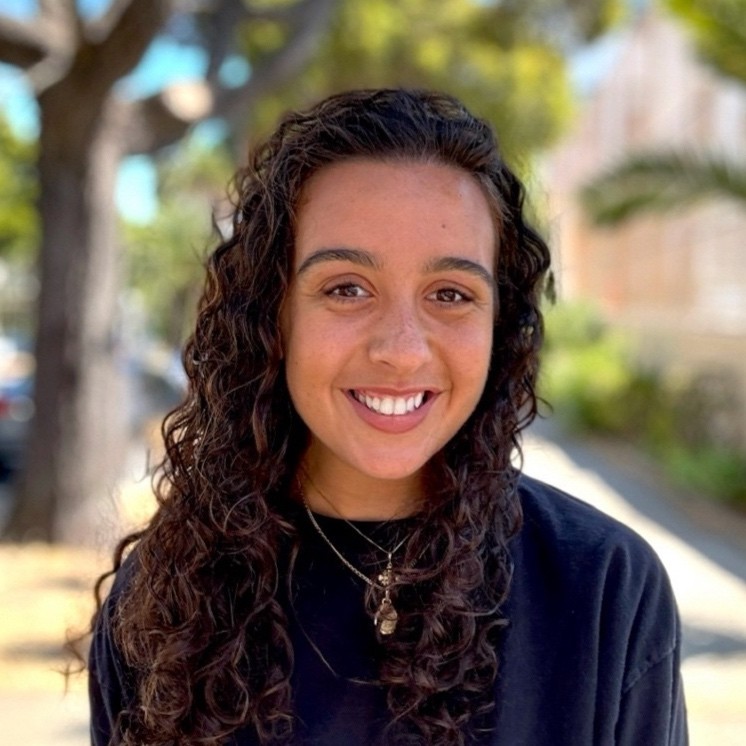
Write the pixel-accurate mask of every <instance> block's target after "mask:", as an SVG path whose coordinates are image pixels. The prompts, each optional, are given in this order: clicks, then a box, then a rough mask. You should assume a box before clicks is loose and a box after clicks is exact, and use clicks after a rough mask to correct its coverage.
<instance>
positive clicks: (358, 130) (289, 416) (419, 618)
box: [97, 89, 549, 746]
mask: <svg viewBox="0 0 746 746" xmlns="http://www.w3.org/2000/svg"><path fill="white" fill-rule="evenodd" d="M350 158H372V159H383V160H395V161H404V162H407V161H415V162H423V161H424V162H434V163H439V164H445V165H449V166H453V167H457V168H459V169H462V170H465V171H467V172H468V173H470V174H472V175H473V176H474V178H475V179H476V180H477V181H478V182H479V183H480V184H481V185H482V187H483V189H484V191H485V193H486V194H487V196H488V200H489V203H490V205H491V207H492V209H493V211H494V216H495V218H494V219H495V224H496V226H497V233H498V238H499V240H498V243H499V253H498V260H497V265H496V268H495V273H496V279H497V284H498V297H499V310H498V312H497V313H496V316H495V327H494V342H493V349H492V356H491V365H490V370H489V375H488V380H487V384H486V386H485V389H484V392H483V394H482V397H481V400H480V401H479V403H478V405H477V407H476V410H475V411H474V412H473V413H472V415H471V416H470V418H469V419H468V421H467V422H466V423H465V424H464V425H463V427H462V428H461V430H460V431H459V432H458V433H457V434H456V436H455V437H454V438H453V439H452V440H451V442H449V443H448V445H447V446H446V447H445V448H444V449H443V451H442V452H441V453H439V454H438V455H437V456H436V457H434V458H433V460H432V463H431V464H430V470H429V473H430V475H431V479H430V480H429V482H428V484H429V485H430V487H431V488H430V493H431V494H428V500H427V502H426V505H425V506H424V509H423V510H422V512H421V514H420V515H419V516H418V518H417V521H416V522H415V528H414V530H413V533H412V536H411V539H410V541H409V543H408V545H407V550H406V557H405V558H404V561H403V565H404V566H405V567H406V568H408V569H406V570H403V571H402V572H401V573H400V574H399V577H398V578H397V581H396V582H397V587H396V588H395V591H396V593H397V608H398V609H399V612H400V626H399V627H398V628H397V634H396V635H395V636H394V638H395V639H391V640H386V641H385V643H384V642H383V641H382V646H383V648H384V652H383V658H382V660H383V662H382V664H381V668H380V684H381V686H383V687H385V690H386V692H387V703H388V708H389V710H390V725H389V731H388V732H389V736H390V738H391V740H394V741H396V742H397V743H398V742H402V743H428V744H442V745H446V744H464V743H468V742H470V741H471V740H472V739H473V738H475V737H476V736H477V734H478V733H480V732H481V731H482V730H484V729H488V728H489V726H490V722H491V720H490V711H491V709H492V708H493V701H492V700H493V697H492V694H491V691H492V683H493V682H494V679H495V676H496V674H497V668H498V657H497V652H496V651H497V649H498V645H497V643H498V640H499V636H500V631H501V629H502V627H503V626H504V625H505V624H506V620H505V619H504V618H503V616H502V614H501V612H500V606H501V603H502V602H503V601H504V599H505V596H506V594H507V592H508V588H509V584H510V578H511V563H510V559H509V555H508V550H507V544H508V541H509V539H510V537H511V536H512V535H514V534H515V532H516V531H517V530H518V529H519V527H520V522H521V511H520V505H519V502H518V498H517V494H516V482H517V470H516V469H515V468H514V467H513V466H512V465H511V456H512V455H513V454H514V453H515V452H516V450H518V452H519V451H520V432H521V430H522V428H523V427H525V426H526V425H527V424H528V423H529V422H530V421H531V420H532V419H533V418H534V417H535V415H536V409H537V398H536V393H535V382H536V376H537V365H538V351H539V348H540V344H541V340H542V317H541V313H540V310H539V299H540V295H541V291H542V286H543V282H544V279H545V277H546V275H547V272H548V268H549V252H548V249H547V246H546V244H545V243H544V241H543V240H542V239H541V237H540V236H539V235H538V234H537V233H536V232H535V231H534V230H533V229H532V228H531V227H530V226H529V225H528V224H527V223H526V221H525V219H524V212H523V201H524V190H523V187H522V184H521V183H520V181H519V180H518V179H517V177H516V176H515V175H514V174H513V173H512V172H511V170H510V169H509V168H508V167H507V165H506V164H505V163H504V161H503V160H502V157H501V156H500V153H499V150H498V147H497V144H496V141H495V137H494V135H493V133H492V131H491V129H490V127H489V126H488V125H487V124H486V123H485V122H484V121H482V120H480V119H478V118H476V117H474V116H473V115H471V114H470V113H469V112H468V111H466V110H465V109H464V107H463V106H462V105H461V104H460V103H459V102H458V101H457V100H456V99H454V98H452V97H450V96H447V95H443V94H439V93H433V92H424V91H416V90H401V89H394V90H370V91H368V90H365V91H353V92H348V93H343V94H339V95H336V96H332V97H331V98H328V99H326V100H324V101H323V102H321V103H320V104H318V105H317V106H315V107H313V108H311V109H310V110H308V111H306V112H303V113H292V114H289V115H287V116H286V117H285V118H284V119H283V120H282V121H281V123H280V124H279V127H278V128H277V130H276V131H275V132H274V134H272V135H271V137H270V138H269V139H268V140H267V141H266V142H265V143H264V144H263V145H261V146H260V147H259V148H258V149H256V151H255V152H254V153H253V155H252V157H251V159H250V164H249V165H248V166H247V167H246V168H245V169H243V170H242V171H240V172H239V173H238V174H237V176H236V180H235V187H236V188H235V207H236V209H235V213H234V218H233V230H232V234H231V235H230V237H229V238H227V239H225V240H223V241H221V242H220V244H219V245H218V246H217V247H216V248H215V250H214V251H213V252H212V254H211V255H210V257H209V261H208V266H207V279H206V283H205V286H204V291H203V293H202V297H201V300H200V302H199V308H198V317H197V321H196V328H195V330H194V333H193V335H192V336H191V338H190V339H189V340H188V342H187V344H186V346H185V349H184V364H185V368H186V373H187V376H188V379H189V387H188V393H187V396H186V399H185V401H184V403H183V404H181V405H180V406H179V407H178V408H177V409H175V410H174V411H173V412H172V413H171V414H170V415H168V417H167V418H166V420H165V421H164V424H163V436H164V440H165V445H166V457H165V459H164V462H163V463H162V464H161V466H160V469H159V472H158V478H157V479H156V481H155V491H156V497H157V500H158V509H157V512H156V513H155V515H154V517H153V518H152V520H151V521H150V522H149V524H148V526H147V527H146V528H145V529H144V530H142V531H139V532H137V533H135V534H132V535H130V536H128V537H126V538H125V539H123V540H122V542H120V544H119V546H118V547H117V550H116V552H115V557H114V568H113V570H112V573H113V572H116V571H117V570H118V569H119V568H120V566H121V564H122V562H123V559H124V558H125V556H126V555H128V554H129V553H130V551H132V550H133V549H134V556H133V558H132V560H133V562H132V567H133V569H132V573H131V578H130V580H129V582H128V584H127V587H126V588H125V589H124V590H123V591H122V593H121V596H120V597H119V598H118V599H117V604H116V608H115V611H114V613H113V614H112V619H111V624H112V629H113V634H114V639H115V642H116V644H117V646H118V648H119V650H120V652H121V655H122V657H123V659H124V661H125V663H126V665H127V667H128V668H129V669H130V670H132V671H133V672H134V673H135V678H136V682H137V684H136V701H135V702H134V703H133V704H132V705H131V707H130V708H129V709H128V710H127V711H126V712H125V713H122V715H121V717H120V721H119V728H120V733H119V734H118V735H117V738H118V739H119V740H118V742H121V743H124V744H140V745H141V744H150V745H152V746H156V745H163V746H165V744H184V745H186V744H195V745H196V744H201V745H205V746H207V745H209V746H213V745H217V744H220V743H224V742H225V741H226V739H227V738H228V737H229V735H230V734H231V733H233V732H234V731H236V730H237V729H238V728H239V727H242V726H246V725H251V726H253V728H254V729H255V731H256V733H257V737H258V739H259V741H260V742H261V743H263V744H269V743H285V742H291V741H292V734H293V722H294V718H293V706H292V692H291V684H290V673H291V669H292V666H293V648H292V643H291V640H290V637H289V633H288V618H287V613H286V610H285V608H284V607H283V605H282V604H281V603H280V600H279V599H280V598H281V594H280V593H279V590H280V589H281V585H282V584H284V583H287V582H289V581H288V578H287V577H285V575H286V574H287V567H288V566H289V563H290V560H289V559H288V561H285V560H283V558H290V557H292V556H293V554H294V552H297V545H298V541H299V540H298V536H297V532H296V530H295V527H294V526H293V523H292V521H291V520H289V519H288V518H287V517H285V516H286V515H287V514H286V513H283V511H282V510H280V509H279V506H281V505H282V502H283V500H285V501H287V500H288V495H289V494H291V493H292V492H293V485H294V481H293V480H294V477H295V474H296V471H297V469H298V466H299V462H300V459H301V457H302V454H303V450H304V447H305V445H306V443H307V435H308V433H307V429H306V427H305V425H304V424H303V422H302V421H301V420H300V418H299V417H298V415H297V413H296V412H295V411H294V409H293V406H292V404H291V401H290V396H289V394H288V390H287V386H286V381H285V373H284V367H283V356H282V346H281V337H280V329H279V317H280V310H281V306H282V304H283V301H284V299H285V295H286V292H287V289H288V283H289V273H290V267H291V266H292V265H291V262H292V253H293V240H294V222H295V214H294V210H295V208H296V206H297V204H298V200H299V195H300V192H301V189H302V188H303V185H304V184H305V183H306V181H307V180H308V179H309V177H310V176H311V175H312V174H313V173H314V172H316V171H318V170H319V169H322V168H324V167H325V166H326V165H328V164H331V163H335V162H338V161H342V160H345V159H350ZM283 567H284V568H286V569H285V570H283V569H282V568H283ZM107 575H111V573H108V574H107ZM105 577H106V576H104V578H105ZM104 578H102V579H101V580H100V581H99V584H98V586H97V594H98V596H99V610H98V615H101V613H102V612H101V600H100V596H101V589H102V587H103V581H104ZM369 595H370V593H369ZM368 603H369V604H370V605H371V607H372V604H373V603H374V599H372V598H368ZM400 631H401V632H400Z"/></svg>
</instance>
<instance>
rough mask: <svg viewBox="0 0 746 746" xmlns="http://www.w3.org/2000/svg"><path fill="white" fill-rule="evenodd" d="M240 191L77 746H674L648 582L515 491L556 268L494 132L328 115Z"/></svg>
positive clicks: (560, 513) (674, 627) (292, 131)
mask: <svg viewBox="0 0 746 746" xmlns="http://www.w3.org/2000/svg"><path fill="white" fill-rule="evenodd" d="M237 186H238V199H237V204H236V211H235V218H234V223H233V233H232V235H231V237H230V238H229V239H228V240H226V241H225V242H223V243H222V244H221V245H220V246H218V247H217V248H216V249H215V251H214V253H213V254H212V256H211V257H210V261H209V267H208V275H207V281H206V285H205V289H204V293H203V296H202V299H201V302H200V305H199V313H198V318H197V324H196V329H195V331H194V334H193V335H192V337H191V339H190V340H189V342H188V343H187V345H186V349H185V354H184V360H185V364H186V370H187V374H188V377H189V382H190V386H189V393H188V395H187V399H186V401H185V402H184V404H183V405H182V406H180V407H179V408H178V409H177V410H176V411H175V412H173V413H172V414H171V415H170V416H169V418H168V419H167V421H166V425H165V427H164V431H165V439H166V445H167V457H166V460H165V463H164V465H163V468H162V478H161V480H160V482H159V484H158V488H157V494H158V501H159V507H158V511H157V513H156V514H155V516H154V517H153V519H152V520H151V522H150V524H149V525H148V526H147V528H145V529H144V530H143V531H141V532H138V533H137V534H135V535H133V536H130V537H128V538H127V539H125V540H124V541H123V542H122V544H121V545H120V547H119V549H118V551H117V553H116V557H115V568H114V569H115V571H116V578H115V583H114V586H113V589H112V591H111V592H110V594H109V596H108V598H107V600H106V601H105V603H104V604H103V606H102V608H101V609H100V611H99V613H98V615H97V619H96V624H95V634H94V638H93V644H92V648H91V654H90V662H89V663H90V692H91V705H92V740H93V743H94V744H96V746H99V745H101V746H103V745H104V744H109V743H116V744H119V743H124V744H153V745H155V744H159V745H160V744H162V745H165V744H179V745H186V744H194V745H196V744H236V745H243V744H285V743H289V744H324V745H328V746H332V745H334V746H339V745H345V744H350V745H352V744H355V745H358V744H366V745H367V744H399V743H401V744H467V743H469V744H472V743H474V744H477V743H478V744H495V745H509V746H515V745H517V744H525V745H526V746H582V745H584V744H587V745H588V746H590V745H591V744H594V745H598V744H628V745H629V746H632V745H633V744H635V745H639V744H642V743H644V744H646V745H648V746H657V745H658V744H660V745H663V744H677V745H678V744H684V743H685V742H686V726H685V721H684V706H683V699H682V693H681V687H680V680H679V624H678V620H677V613H676V608H675V604H674V600H673V598H672V595H671V590H670V587H669V584H668V580H667V578H666V575H665V573H664V571H663V569H662V568H661V565H660V563H659V561H658V560H657V558H656V557H655V555H654V554H653V553H652V551H651V550H650V549H649V548H648V546H647V545H646V544H644V543H643V541H642V540H641V539H640V538H639V537H637V536H636V535H635V534H633V533H632V532H631V531H630V530H628V529H626V528H625V527H623V526H621V525H620V524H618V523H616V522H614V521H612V520H611V519H609V518H608V517H606V516H604V515H602V514H600V513H599V512H597V511H596V510H594V509H593V508H591V507H589V506H587V505H585V504H583V503H581V502H579V501H577V500H575V499H574V498H572V497H569V496H567V495H565V494H563V493H560V492H559V491H557V490H555V489H553V488H551V487H549V486H547V485H545V484H541V483H539V482H536V481H534V480H531V479H528V478H526V477H523V476H521V475H520V473H519V471H518V470H517V469H516V468H515V467H514V466H512V465H511V457H512V456H514V455H515V453H516V451H517V450H518V449H519V435H520V431H521V430H522V428H524V427H525V426H526V425H527V424H528V423H529V422H530V421H531V420H532V419H533V417H534V416H535V414H536V396H535V391H534V386H535V381H536V374H537V355H538V351H539V348H540V344H541V340H542V322H541V315H540V311H539V307H538V306H539V296H540V295H541V292H542V284H543V280H544V278H545V276H546V273H547V271H548V267H549V253H548V250H547V247H546V245H545V244H544V242H543V241H542V239H541V238H540V237H539V236H538V235H537V234H536V233H535V232H534V230H533V229H532V228H531V227H530V226H529V225H527V224H526V222H525V220H524V216H523V212H522V203H523V190H522V186H521V184H520V183H519V181H518V180H517V179H516V177H515V176H514V175H513V173H512V172H511V171H510V170H509V169H508V167H507V166H506V165H505V163H504V162H503V160H502V159H501V157H500V155H499V152H498V150H497V146H496V143H495V140H494V137H493V134H492V132H491V131H490V128H489V127H488V126H487V125H486V124H485V123H484V122H482V121H480V120H479V119H476V118H475V117H473V116H472V115H470V114H469V113H468V112H467V111H466V110H465V109H464V108H463V106H462V105H461V104H460V103H459V102H458V101H456V100H454V99H453V98H450V97H448V96H445V95H439V94H434V93H424V92H418V91H406V90H377V91H358V92H351V93H346V94H342V95H338V96H334V97H332V98H330V99H328V100H326V101H324V102H322V103H320V104H319V105H318V106H316V107H315V108H313V109H311V110H310V111H308V112H305V113H300V114H293V115H290V116H288V117H286V118H285V119H284V120H283V121H282V122H281V124H280V125H279V128H278V129H277V131H276V132H275V133H274V135H272V137H271V138H270V139H269V140H268V141H267V143H266V144H264V145H263V146H262V147H261V148H259V149H258V150H257V152H256V153H255V154H254V156H253V159H252V162H251V165H250V166H249V167H248V168H247V169H245V170H244V171H243V172H241V173H240V174H239V177H238V180H237Z"/></svg>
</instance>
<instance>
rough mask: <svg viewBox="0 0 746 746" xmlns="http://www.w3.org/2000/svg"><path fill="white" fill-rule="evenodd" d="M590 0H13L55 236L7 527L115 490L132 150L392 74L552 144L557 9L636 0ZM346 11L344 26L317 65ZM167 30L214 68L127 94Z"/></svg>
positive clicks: (1, 40)
mask: <svg viewBox="0 0 746 746" xmlns="http://www.w3.org/2000/svg"><path fill="white" fill-rule="evenodd" d="M338 5H339V6H340V8H341V9H342V13H340V14H339V15H336V16H335V13H334V11H335V10H336V8H337V6H338ZM590 5H591V6H592V8H591V10H590V11H589V9H588V4H585V3H579V2H578V1H577V0H564V2H563V3H556V2H552V1H551V0H531V1H529V2H527V1H524V0H502V1H501V2H492V3H490V2H487V3H485V2H484V1H483V0H482V1H480V2H477V1H476V0H474V1H473V2H470V1H468V0H444V2H442V3H437V4H434V3H431V2H425V0H401V2H397V3H391V2H386V1H384V0H220V2H207V1H206V0H205V1H204V2H199V3H191V4H186V3H184V4H181V3H178V2H176V0H111V1H110V2H109V4H108V5H107V6H106V7H105V9H104V11H103V12H102V13H101V14H100V15H98V16H96V17H85V16H84V15H83V14H82V13H81V12H80V10H79V7H78V6H77V4H76V2H75V0H39V2H38V12H37V15H36V17H35V18H33V19H31V20H18V19H14V18H11V17H8V16H6V15H0V61H5V62H7V63H10V64H12V65H16V66H18V67H19V68H21V69H23V70H25V71H26V78H27V80H28V82H29V86H30V88H31V89H32V91H33V93H34V95H35V97H36V100H37V102H38V106H39V112H40V137H39V158H38V164H37V167H38V174H39V189H40V199H39V210H40V221H41V235H42V238H41V251H40V263H39V265H40V269H39V272H40V280H41V294H40V303H39V309H38V319H37V327H38V332H37V344H36V357H37V361H38V367H37V375H36V412H37V416H36V418H35V421H34V426H33V429H32V433H31V437H30V442H29V447H28V454H27V469H26V471H25V475H24V477H23V479H22V480H21V485H20V488H19V494H18V500H17V503H16V507H15V509H14V511H13V514H12V516H11V520H10V523H9V525H8V527H7V529H6V533H7V535H8V536H10V537H12V538H15V539H24V538H33V537H38V538H43V539H46V540H57V539H60V538H70V537H71V536H74V535H75V533H76V526H78V525H80V521H79V515H78V510H77V509H78V507H79V506H81V505H85V504H88V503H89V502H90V501H91V500H92V499H95V498H96V497H100V495H101V494H103V493H104V490H105V487H104V485H105V484H106V483H107V478H108V477H109V475H110V474H111V472H112V463H111V462H112V460H113V458H114V456H115V454H117V453H118V452H121V443H120V442H119V440H118V439H117V437H116V436H117V433H119V432H121V428H119V427H118V426H117V409H118V402H117V397H116V385H115V383H114V381H116V347H117V340H116V335H115V334H114V332H113V330H115V329H116V325H117V319H116V309H117V307H116V300H117V295H118V293H117V288H118V283H119V272H120V270H119V262H118V259H119V253H118V250H117V236H116V220H115V214H114V207H113V196H112V195H113V187H114V178H115V174H116V170H117V167H118V164H119V162H120V160H121V158H122V157H123V156H124V155H125V154H132V153H147V154H151V153H156V152H158V151H160V150H162V149H163V148H165V147H166V146H168V145H171V144H173V143H175V142H177V141H178V140H179V139H180V138H181V137H182V136H183V135H184V134H185V133H186V132H187V130H188V129H189V127H190V126H191V125H193V124H194V123H195V122H197V121H199V120H202V119H204V118H207V117H219V118H221V119H222V120H223V121H224V122H226V124H227V129H228V131H229V132H230V133H232V135H233V139H234V142H238V141H239V140H243V139H244V136H243V134H242V133H244V132H245V128H246V124H247V122H248V123H249V126H250V127H253V128H254V129H255V130H258V129H260V128H261V126H262V124H263V125H264V126H266V124H267V122H268V121H269V119H270V118H272V119H274V117H275V116H276V114H277V112H278V110H279V109H284V108H287V106H288V105H293V106H295V105H299V104H301V103H303V102H304V100H306V99H307V98H309V97H317V96H319V95H323V94H327V93H329V92H330V91H332V90H335V89H337V88H339V87H349V86H350V85H364V84H379V83H387V84H398V83H402V84H412V83H420V84H426V85H430V86H438V85H442V86H443V87H447V88H449V89H452V90H454V91H455V92H456V93H462V94H463V96H464V98H465V99H466V100H467V102H470V103H472V105H473V106H474V108H475V109H476V110H477V111H480V112H481V113H483V114H487V115H489V114H492V113H494V115H495V117H496V118H497V123H498V125H500V123H501V122H502V125H503V126H502V129H503V132H504V136H505V137H506V138H507V140H508V141H512V142H513V143H516V142H517V141H518V139H519V138H520V139H521V140H522V141H523V142H524V143H526V144H527V146H528V147H527V149H528V148H530V147H532V146H534V145H537V144H539V143H542V144H544V143H545V142H546V141H547V140H548V139H549V138H550V137H551V136H552V135H553V134H554V133H556V132H557V124H558V122H559V121H561V116H558V112H561V110H562V109H563V107H565V108H566V97H567V86H566V83H565V80H564V70H563V64H562V58H561V55H560V53H559V51H561V49H560V48H561V44H560V43H559V41H558V40H557V39H553V38H552V34H553V30H554V29H555V28H556V21H557V19H558V18H559V17H560V16H559V15H558V13H559V12H560V11H562V10H565V11H567V13H566V16H562V18H563V21H565V24H564V31H565V32H564V33H563V36H562V39H561V40H560V41H562V43H566V41H567V39H571V38H572V37H573V35H577V36H578V38H581V37H582V38H585V37H587V36H589V35H593V34H595V33H597V31H598V30H599V29H600V28H602V27H603V25H604V23H605V22H606V21H605V20H604V19H605V18H606V14H607V11H608V9H609V8H614V7H616V6H618V5H619V0H604V2H599V3H593V4H590ZM567 19H570V20H569V21H567ZM332 22H333V25H332V27H331V32H332V37H331V39H330V42H329V44H328V45H327V46H325V47H324V50H323V54H322V56H321V57H319V58H318V62H317V63H316V64H312V60H313V57H314V53H315V52H316V51H317V49H319V47H320V44H321V41H322V39H323V35H324V33H325V32H326V30H327V29H329V28H330V24H332ZM568 30H569V31H568ZM413 32H415V33H416V34H417V37H414V36H413ZM162 34H166V35H169V36H170V37H171V38H174V39H176V40H178V41H181V42H183V43H189V44H196V45H199V46H200V47H201V48H202V49H203V50H204V52H205V56H206V60H207V63H206V67H205V73H204V76H203V77H202V78H201V79H200V80H199V81H194V82H192V83H189V84H181V85H173V86H169V87H167V88H165V89H163V90H160V91H158V92H157V93H155V94H153V95H151V96H148V97H146V98H143V99H130V98H126V97H125V96H124V95H123V94H122V93H121V91H120V90H119V89H118V87H117V85H116V84H117V82H118V81H120V80H121V79H122V78H123V77H125V76H126V75H127V74H128V73H130V72H131V71H132V70H133V69H134V68H135V67H136V66H137V65H138V64H139V62H140V61H141V59H142V58H143V56H144V54H145V52H146V50H147V49H148V47H149V46H150V44H151V42H152V41H153V40H154V39H155V38H156V36H158V35H162ZM441 47H442V49H441ZM237 59H243V60H245V61H248V66H249V69H250V75H248V76H247V77H246V80H245V81H243V82H241V83H239V84H232V83H231V81H230V80H229V77H230V76H226V70H228V68H229V67H230V65H231V63H233V62H234V61H235V60H237ZM301 71H303V75H302V76H301V75H300V72H301ZM260 101H261V102H262V105H261V106H259V105H258V104H259V102H260ZM491 102H494V103H491ZM499 112H501V113H500V117H502V118H501V119H500V118H499V117H498V113H499ZM510 132H513V133H514V134H513V135H511V134H510ZM511 139H512V140H511Z"/></svg>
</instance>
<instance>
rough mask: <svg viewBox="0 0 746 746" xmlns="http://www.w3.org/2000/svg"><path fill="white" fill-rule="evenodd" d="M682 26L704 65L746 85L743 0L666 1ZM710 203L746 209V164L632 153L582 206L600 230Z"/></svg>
mask: <svg viewBox="0 0 746 746" xmlns="http://www.w3.org/2000/svg"><path fill="white" fill-rule="evenodd" d="M666 4H667V5H668V7H669V8H670V9H671V10H672V11H673V12H674V13H676V14H677V15H678V16H679V18H680V19H681V20H682V21H683V22H684V24H685V25H686V27H687V28H688V30H689V32H690V33H691V35H692V36H693V38H694V40H695V42H696V44H697V48H698V50H699V53H700V55H701V57H702V59H703V60H704V61H705V62H707V63H708V64H709V65H710V66H712V67H713V68H714V69H715V70H716V71H717V72H718V73H720V74H721V75H723V76H725V77H728V78H731V79H733V80H736V81H738V82H740V83H742V84H744V85H746V3H745V2H744V0H667V3H666ZM707 197H721V198H727V199H731V200H735V201H737V202H738V203H739V204H742V205H744V206H746V162H736V161H734V160H732V159H727V158H725V157H723V156H721V155H717V154H711V153H706V152H692V151H683V152H678V151H675V150H668V151H663V150H657V151H646V152H637V153H631V154H630V155H629V156H628V157H626V158H625V159H623V160H622V161H621V162H619V163H617V164H615V165H614V166H612V167H611V168H609V169H608V170H606V171H605V172H604V173H602V174H601V175H599V176H598V177H596V178H595V179H593V180H592V181H591V182H590V183H588V184H587V185H586V186H585V187H584V188H583V190H582V192H581V200H582V203H583V205H584V207H585V209H586V211H587V212H588V214H589V215H590V217H591V219H592V220H593V221H594V222H595V223H597V224H598V225H617V224H619V223H622V222H624V221H625V220H628V219H630V218H632V217H634V216H635V215H638V214H639V213H641V212H662V211H668V210H672V209H676V208H679V207H682V206H684V205H687V204H690V203H691V202H695V201H698V200H702V199H705V198H707Z"/></svg>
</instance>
